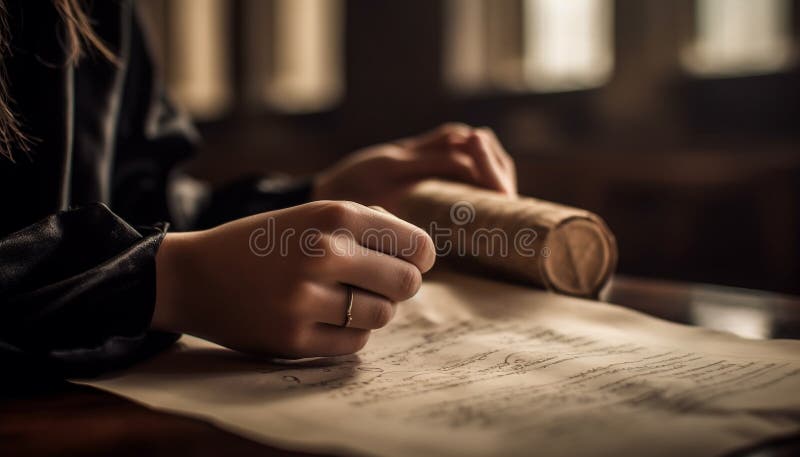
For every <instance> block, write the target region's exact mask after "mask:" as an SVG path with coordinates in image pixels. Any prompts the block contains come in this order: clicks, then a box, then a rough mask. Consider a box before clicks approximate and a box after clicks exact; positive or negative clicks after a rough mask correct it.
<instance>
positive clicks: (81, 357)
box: [0, 204, 176, 381]
mask: <svg viewBox="0 0 800 457" xmlns="http://www.w3.org/2000/svg"><path fill="white" fill-rule="evenodd" d="M165 231H166V226H164V225H159V226H155V227H152V228H148V229H140V230H136V229H134V228H133V227H131V226H130V225H128V224H127V223H125V222H124V221H123V220H122V219H120V218H119V217H117V216H116V215H115V214H114V213H112V212H111V211H110V210H109V209H108V208H107V207H106V206H104V205H100V204H97V205H91V206H87V207H84V208H80V209H74V210H70V211H65V212H61V213H58V214H55V215H53V216H50V217H48V218H46V219H44V220H42V221H40V222H38V223H36V224H34V225H31V226H29V227H26V228H24V229H22V230H20V231H18V232H15V233H13V234H10V235H8V236H5V237H3V238H0V258H2V259H3V263H4V265H3V268H2V269H0V354H2V359H3V364H4V367H3V371H4V373H6V375H5V376H6V377H10V376H19V377H31V376H30V375H32V374H51V375H54V376H59V377H61V376H87V375H94V374H97V373H101V372H104V371H108V370H112V369H115V368H120V367H122V366H125V365H128V364H130V363H132V362H134V361H136V360H138V359H141V358H143V357H146V356H147V355H149V354H151V353H153V352H154V351H156V350H158V349H161V348H163V347H165V346H166V345H168V344H171V343H172V342H173V341H174V340H175V338H176V336H175V335H167V334H156V333H153V332H150V331H149V330H148V328H149V325H150V320H151V318H152V314H153V306H154V303H155V253H156V250H157V249H158V246H159V244H160V242H161V240H162V239H163V237H164V233H165ZM4 381H8V379H4Z"/></svg>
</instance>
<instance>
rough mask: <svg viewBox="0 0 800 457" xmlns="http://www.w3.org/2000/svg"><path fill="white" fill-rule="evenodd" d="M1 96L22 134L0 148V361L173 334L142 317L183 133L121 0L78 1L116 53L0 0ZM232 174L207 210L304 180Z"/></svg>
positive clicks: (156, 344)
mask: <svg viewBox="0 0 800 457" xmlns="http://www.w3.org/2000/svg"><path fill="white" fill-rule="evenodd" d="M5 3H6V5H7V9H8V24H9V29H10V30H9V33H10V37H11V47H10V52H11V55H10V57H7V58H6V59H5V61H4V65H5V69H6V71H7V78H8V82H9V86H10V95H11V97H12V99H13V103H12V107H13V110H14V111H15V113H16V115H17V117H18V118H19V119H20V121H21V122H22V125H23V130H24V132H25V133H27V134H28V135H29V136H30V138H32V140H33V147H32V150H31V151H30V152H29V153H25V152H23V151H15V152H14V158H15V160H14V161H13V162H12V161H10V160H7V159H5V158H2V157H0V358H2V361H1V362H2V363H3V366H4V370H3V371H5V372H6V373H12V372H13V373H15V374H18V375H22V376H39V375H41V373H45V372H46V373H50V374H55V375H56V376H71V375H87V374H96V373H100V372H103V371H107V370H110V369H115V368H119V367H123V366H125V365H127V364H130V363H132V362H134V361H136V360H138V359H141V358H142V357H144V356H146V355H148V354H151V353H152V352H154V351H157V350H159V349H161V348H163V347H165V346H166V345H168V344H170V343H171V342H173V341H174V340H175V338H176V336H175V335H160V334H154V333H153V332H150V331H149V330H148V326H149V324H150V320H151V318H152V314H153V304H154V298H155V254H156V251H157V249H158V246H159V244H160V242H161V240H162V239H163V237H164V234H165V232H166V230H167V227H168V221H170V214H169V211H168V205H167V203H166V201H167V198H166V194H167V181H168V179H167V178H168V176H169V173H170V170H171V169H173V168H174V166H175V165H176V164H177V163H178V162H179V161H181V160H183V159H185V158H186V157H188V156H189V155H190V154H191V151H192V144H193V143H194V141H195V139H196V134H195V132H194V130H193V128H192V126H191V124H190V123H189V122H188V121H187V119H186V118H185V117H184V116H182V115H180V113H179V112H177V111H176V110H175V109H174V108H173V107H172V106H171V105H170V103H169V102H168V101H167V99H166V98H165V95H164V91H163V87H162V86H161V83H160V81H159V79H158V77H157V75H156V74H155V72H154V69H153V65H152V61H151V58H150V55H149V51H148V48H147V46H146V43H145V39H144V37H143V34H142V31H141V28H140V26H139V24H138V21H137V18H136V13H135V11H134V7H133V3H132V2H131V1H129V0H103V1H95V2H91V5H92V6H91V11H90V15H91V18H92V20H93V24H94V26H95V30H96V32H97V33H98V35H99V36H100V37H101V38H102V39H103V40H104V41H105V42H106V43H107V44H108V46H109V47H110V48H111V49H112V50H113V51H114V52H115V53H116V55H117V56H118V57H119V62H117V63H112V62H110V61H108V60H106V59H104V58H103V57H102V56H100V55H98V54H97V53H92V52H91V50H89V51H88V55H87V56H86V57H84V58H83V59H82V60H81V61H80V62H79V64H78V65H77V66H75V67H73V66H68V65H65V64H64V62H65V61H66V57H65V52H64V50H63V47H62V45H61V42H62V41H63V40H62V36H63V30H64V26H63V23H62V22H61V19H60V18H59V17H58V15H57V14H56V11H55V9H54V7H53V5H52V2H51V1H50V0H16V1H6V2H5ZM256 181H257V180H256V179H248V180H243V181H240V182H238V183H236V184H234V185H232V186H229V187H228V188H227V189H225V190H224V191H218V192H217V193H216V194H214V195H213V196H212V198H211V203H210V205H207V208H206V209H205V211H204V213H203V214H201V216H200V220H204V221H206V222H207V223H215V222H221V221H223V220H225V219H229V218H233V217H238V216H243V215H246V214H251V213H254V212H260V211H266V210H271V209H277V208H281V207H286V206H291V205H295V204H299V203H302V202H304V201H305V200H306V199H307V197H308V186H307V185H304V184H299V185H286V186H283V187H281V186H267V187H268V188H269V189H270V190H269V191H266V192H265V191H263V190H259V189H263V188H264V186H256Z"/></svg>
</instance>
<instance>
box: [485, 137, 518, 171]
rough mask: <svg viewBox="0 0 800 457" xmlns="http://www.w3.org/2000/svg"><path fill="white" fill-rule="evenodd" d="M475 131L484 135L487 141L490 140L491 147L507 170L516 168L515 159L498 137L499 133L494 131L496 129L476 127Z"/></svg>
mask: <svg viewBox="0 0 800 457" xmlns="http://www.w3.org/2000/svg"><path fill="white" fill-rule="evenodd" d="M475 133H476V134H478V135H481V136H483V137H484V139H485V140H486V141H488V142H489V146H490V149H491V150H492V152H494V153H495V156H496V157H497V158H498V159H499V160H500V162H501V163H502V164H503V165H504V166H505V167H506V170H507V171H509V170H510V171H513V169H514V159H512V158H511V156H510V155H509V154H508V152H507V151H506V149H505V148H504V147H503V145H502V143H500V140H499V139H498V138H497V135H496V134H495V133H494V130H492V129H490V128H488V127H481V128H478V129H475Z"/></svg>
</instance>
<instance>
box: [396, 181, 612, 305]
mask: <svg viewBox="0 0 800 457" xmlns="http://www.w3.org/2000/svg"><path fill="white" fill-rule="evenodd" d="M396 211H397V213H398V214H397V215H398V216H400V217H401V218H403V219H406V220H408V221H410V222H412V223H413V224H415V225H418V226H419V227H422V228H423V229H425V230H426V231H427V232H428V233H429V234H430V235H431V237H432V238H433V240H434V242H435V244H436V247H437V250H438V251H439V254H440V255H441V256H443V257H446V258H447V259H448V260H450V261H452V262H451V263H453V264H454V265H456V266H461V267H467V268H468V269H471V270H478V271H480V272H483V273H488V274H492V275H495V276H501V277H504V278H507V279H512V280H516V281H522V282H525V283H529V284H533V285H536V286H539V287H544V288H546V289H549V290H553V291H556V292H559V293H563V294H568V295H574V296H580V297H595V296H597V294H598V293H599V291H600V289H601V288H602V287H603V286H604V285H605V283H606V282H607V281H608V279H609V277H610V276H611V273H612V272H613V271H614V268H615V267H616V263H617V245H616V241H615V239H614V235H613V234H612V233H611V231H610V230H609V229H608V227H607V226H606V224H605V222H603V220H602V219H600V217H598V216H597V215H595V214H593V213H591V212H589V211H585V210H582V209H578V208H571V207H569V206H564V205H559V204H556V203H551V202H546V201H542V200H537V199H534V198H528V197H517V198H510V197H508V196H504V195H502V194H499V193H496V192H491V191H487V190H483V189H478V188H476V187H473V186H469V185H465V184H458V183H452V182H445V181H438V180H430V181H424V182H422V183H420V184H418V185H416V186H414V188H413V189H412V190H411V191H410V192H409V194H408V195H407V196H406V197H404V198H403V199H402V201H401V202H400V203H399V205H398V206H397V207H396Z"/></svg>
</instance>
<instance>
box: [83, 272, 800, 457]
mask: <svg viewBox="0 0 800 457" xmlns="http://www.w3.org/2000/svg"><path fill="white" fill-rule="evenodd" d="M87 384H90V385H93V386H96V387H99V388H101V389H105V390H108V391H111V392H115V393H117V394H120V395H122V396H125V397H129V398H131V399H133V400H136V401H138V402H141V403H143V404H145V405H149V406H152V407H154V408H158V409H164V410H169V411H173V412H177V413H181V414H186V415H190V416H196V417H200V418H204V419H207V420H210V421H212V422H214V423H216V424H218V425H219V426H220V427H222V428H224V429H227V430H230V431H233V432H235V433H238V434H241V435H244V436H246V437H249V438H252V439H255V440H258V441H262V442H265V443H270V444H273V445H277V446H282V447H286V448H291V449H300V450H309V451H315V450H316V451H325V452H329V453H331V452H332V453H339V454H358V455H381V456H416V455H425V456H437V455H439V456H459V457H463V456H496V455H550V456H581V455H592V456H595V455H609V456H611V455H613V456H618V455H650V456H660V455H663V456H674V455H681V456H682V457H688V456H694V455H718V454H721V453H724V452H726V451H730V450H732V449H735V448H738V447H741V446H744V445H747V444H751V443H754V442H757V441H759V440H762V439H766V438H769V437H771V436H775V435H777V434H782V433H787V432H792V431H797V430H799V429H800V341H788V340H783V341H780V340H776V341H753V340H745V339H741V338H738V337H735V336H733V335H730V334H725V333H718V332H714V331H710V330H704V329H699V328H693V327H688V326H681V325H676V324H671V323H668V322H665V321H661V320H657V319H654V318H650V317H647V316H645V315H643V314H639V313H636V312H633V311H630V310H627V309H624V308H621V307H617V306H612V305H607V304H603V303H598V302H593V301H587V300H581V299H576V298H569V297H563V296H558V295H554V294H551V293H548V292H542V291H537V290H531V289H527V288H523V287H519V286H513V285H507V284H501V283H496V282H490V281H484V280H480V279H475V278H472V277H466V276H460V275H456V274H453V273H441V272H440V273H437V274H435V275H434V276H432V277H429V278H427V279H426V282H425V284H424V285H423V288H422V290H421V291H420V293H419V294H418V296H417V297H415V298H414V299H412V300H409V301H408V302H405V303H403V304H401V306H400V310H399V312H398V315H397V317H396V319H395V321H393V323H392V324H390V325H389V326H388V327H387V328H385V329H382V330H379V331H377V332H375V333H374V336H373V338H372V339H371V341H370V343H369V344H368V345H367V347H366V348H365V349H364V350H363V351H362V352H361V353H359V354H358V355H357V356H349V357H341V358H335V359H317V360H304V361H295V362H285V363H276V362H274V361H273V362H268V361H263V360H257V359H253V358H249V357H246V356H242V355H240V354H237V353H234V352H233V351H230V350H227V349H224V348H221V347H219V346H217V345H214V344H212V343H209V342H206V341H203V340H199V339H197V338H193V337H188V336H186V337H184V338H183V339H182V340H181V342H180V344H179V346H178V347H176V348H175V349H174V350H171V351H169V352H167V353H164V354H162V355H160V356H158V357H157V358H155V359H153V360H151V361H149V362H146V363H144V364H141V365H139V366H137V367H135V368H133V369H130V370H129V371H127V372H124V373H121V374H119V375H117V376H115V377H111V378H108V379H103V380H95V381H92V382H88V383H87Z"/></svg>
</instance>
